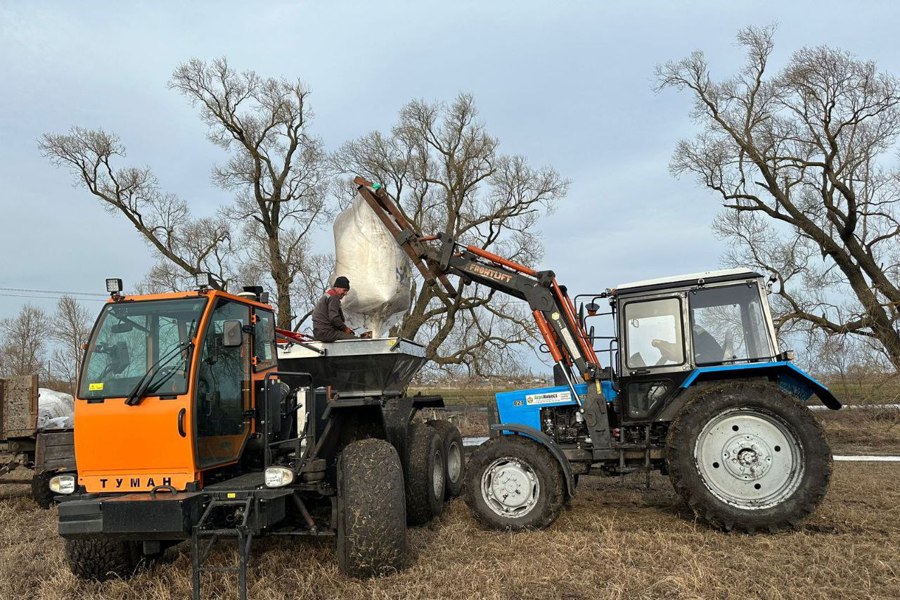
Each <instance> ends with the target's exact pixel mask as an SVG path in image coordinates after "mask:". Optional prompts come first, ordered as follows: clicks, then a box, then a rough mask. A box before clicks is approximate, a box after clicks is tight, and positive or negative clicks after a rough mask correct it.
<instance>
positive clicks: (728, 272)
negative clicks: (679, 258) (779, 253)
mask: <svg viewBox="0 0 900 600" xmlns="http://www.w3.org/2000/svg"><path fill="white" fill-rule="evenodd" d="M751 277H762V275H760V274H759V273H757V272H756V271H751V270H750V269H721V270H718V271H704V272H702V273H688V274H686V275H673V276H670V277H660V278H658V279H644V280H643V281H634V282H631V283H623V284H622V285H619V286H617V287H616V293H617V294H633V293H636V292H649V291H652V290H661V289H666V288H674V287H682V286H688V285H698V284H699V283H701V281H702V282H703V283H718V282H722V281H741V280H745V279H749V278H751Z"/></svg>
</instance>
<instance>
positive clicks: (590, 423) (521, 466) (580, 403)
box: [355, 177, 841, 532]
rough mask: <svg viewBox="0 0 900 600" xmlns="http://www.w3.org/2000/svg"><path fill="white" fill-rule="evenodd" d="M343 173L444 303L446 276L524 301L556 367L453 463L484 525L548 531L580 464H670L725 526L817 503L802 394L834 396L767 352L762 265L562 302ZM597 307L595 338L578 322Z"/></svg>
mask: <svg viewBox="0 0 900 600" xmlns="http://www.w3.org/2000/svg"><path fill="white" fill-rule="evenodd" d="M355 181H356V183H357V185H358V188H357V189H358V193H359V194H360V195H361V197H362V198H363V200H365V201H366V203H367V204H368V205H369V206H370V207H371V208H372V210H373V211H374V212H375V214H376V215H378V217H379V218H380V219H381V221H382V222H383V223H384V225H385V226H386V227H387V228H388V230H389V231H390V232H391V233H392V234H393V236H394V238H395V239H396V241H397V243H398V245H399V246H400V247H401V248H402V249H403V250H404V251H405V252H406V253H407V255H408V256H409V257H410V259H411V260H412V262H413V264H414V265H415V266H416V267H417V268H418V269H419V271H420V273H421V274H422V276H423V278H424V279H425V282H426V283H427V284H429V285H433V286H435V287H436V288H437V290H438V293H439V294H441V295H442V297H443V296H445V297H446V298H448V299H452V298H453V297H454V296H455V295H456V288H455V286H454V285H453V284H452V283H451V282H450V281H449V279H448V276H456V277H458V278H460V279H461V280H462V282H463V283H465V284H477V285H482V286H485V287H487V288H490V289H492V290H498V291H501V292H503V293H505V294H508V295H510V296H513V297H515V298H519V299H521V300H523V301H524V302H526V303H527V304H528V305H529V307H530V309H531V311H532V315H533V317H534V319H535V322H536V324H537V327H538V329H539V331H540V334H541V337H542V338H543V344H542V347H543V350H545V351H546V352H547V353H548V354H549V355H550V357H551V359H552V361H553V363H554V376H555V379H556V383H557V387H552V388H544V389H536V390H521V391H517V392H512V393H509V394H498V395H497V398H496V410H495V418H494V423H493V424H492V425H491V433H492V436H493V437H492V438H491V439H490V440H489V441H488V442H486V443H484V444H482V445H481V446H480V447H479V448H478V449H477V450H475V452H473V453H472V455H471V457H470V459H469V463H468V464H467V467H466V473H467V475H466V484H465V490H466V491H465V499H466V503H467V504H468V506H469V507H470V509H471V510H472V512H473V514H474V515H475V517H476V519H477V520H478V521H479V522H481V523H482V524H483V525H485V526H487V527H492V528H497V529H512V530H516V529H533V528H542V527H546V526H547V525H549V524H550V523H552V522H553V521H554V520H555V519H556V517H557V516H558V515H559V513H560V511H561V509H562V507H563V506H564V504H565V503H566V502H568V501H569V500H570V499H571V498H572V497H573V496H574V495H575V493H576V484H577V481H578V477H579V475H582V474H587V473H598V474H606V475H615V474H623V473H628V472H631V471H635V470H639V469H642V470H645V471H647V472H648V473H649V472H650V471H651V470H654V469H655V470H659V471H661V472H663V473H667V474H668V475H669V477H670V479H671V481H672V484H673V486H674V487H675V489H676V491H677V492H678V493H679V494H680V495H681V496H683V497H684V498H685V500H686V501H687V503H688V504H689V505H690V506H691V508H692V509H693V511H694V514H695V515H696V517H697V518H698V519H700V520H702V521H705V522H707V523H708V524H710V525H712V526H715V527H719V528H723V529H739V530H744V531H751V532H752V531H776V530H779V529H782V528H786V527H791V526H794V525H796V524H797V523H799V522H800V521H801V520H802V519H803V518H805V517H806V516H807V515H808V514H810V513H811V512H812V511H813V510H815V508H816V507H817V506H818V504H819V503H820V502H821V500H822V498H823V497H824V495H825V493H826V490H827V488H828V483H829V479H830V475H831V451H830V449H829V447H828V443H827V441H826V439H825V435H824V432H823V431H822V428H821V426H820V425H819V424H818V422H817V421H816V420H815V419H814V418H813V416H812V414H811V412H810V411H809V410H808V409H807V408H806V406H805V405H804V404H805V402H806V401H807V400H808V399H809V398H810V397H811V396H813V395H815V396H817V397H818V398H819V399H820V400H821V401H822V403H824V404H825V405H826V406H827V407H828V408H830V409H834V410H837V409H839V408H840V407H841V404H840V402H839V401H838V400H837V399H836V398H835V397H834V395H833V394H832V393H831V392H830V391H829V390H828V389H827V387H825V386H824V385H822V384H821V383H820V382H818V381H816V380H815V379H814V378H812V377H811V376H810V375H809V374H807V373H805V372H804V371H802V370H801V369H799V368H798V367H797V366H795V365H794V364H793V363H792V362H791V361H792V359H793V352H791V351H789V350H788V351H782V350H781V349H779V348H778V341H777V339H776V336H775V331H774V327H773V325H772V317H771V314H770V312H769V305H768V301H767V292H768V290H767V285H766V282H765V280H764V278H763V276H761V275H760V274H758V273H754V272H752V271H748V270H745V269H735V270H725V271H713V272H707V273H698V274H692V275H682V276H675V277H667V278H662V279H655V280H647V281H640V282H636V283H633V284H627V285H622V286H619V287H618V288H616V289H609V290H606V291H604V292H600V293H597V294H584V295H581V296H576V297H575V299H574V301H573V300H572V299H570V297H569V294H568V292H567V290H566V288H565V286H562V285H560V284H559V283H558V282H557V280H556V276H555V274H554V273H553V271H541V270H537V269H534V268H531V267H528V266H525V265H521V264H518V263H515V262H514V261H511V260H509V259H506V258H503V257H501V256H497V255H496V254H493V253H491V252H488V251H487V250H485V249H483V248H478V247H476V246H472V245H466V244H462V243H459V242H457V241H456V240H454V239H453V238H452V237H451V236H449V235H447V234H446V233H443V232H442V233H439V234H437V235H434V236H425V235H422V233H420V232H419V231H417V230H416V227H415V225H414V224H413V223H412V222H411V221H410V220H409V219H407V217H406V216H405V215H404V214H403V211H402V210H401V209H400V207H399V206H398V205H397V204H396V203H395V202H394V200H393V199H392V198H391V197H390V196H389V195H388V194H387V193H386V192H385V190H384V188H383V187H382V186H380V185H379V184H373V183H371V182H369V181H366V180H364V179H362V178H359V177H358V178H356V180H355ZM604 302H608V303H609V306H610V310H609V311H607V312H605V313H601V304H602V303H604ZM576 305H577V306H576ZM604 316H605V317H608V318H609V319H610V321H609V327H608V333H607V334H606V335H596V334H595V327H594V326H592V325H591V323H594V321H591V319H593V318H595V317H596V318H600V317H604ZM603 353H606V355H607V362H606V365H607V366H606V367H603V366H601V363H600V359H599V358H598V354H600V355H602V354H603Z"/></svg>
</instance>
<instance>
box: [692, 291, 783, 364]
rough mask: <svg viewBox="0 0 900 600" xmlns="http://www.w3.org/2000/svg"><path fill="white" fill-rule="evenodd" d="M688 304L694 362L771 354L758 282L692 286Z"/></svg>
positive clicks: (744, 358)
mask: <svg viewBox="0 0 900 600" xmlns="http://www.w3.org/2000/svg"><path fill="white" fill-rule="evenodd" d="M689 304H690V312H691V335H692V339H693V348H694V361H695V362H696V364H698V365H703V364H714V363H734V362H741V361H753V360H759V359H766V358H770V357H771V356H772V353H773V350H772V346H771V341H770V339H769V328H768V326H767V323H766V319H765V313H764V312H763V308H762V300H761V299H760V297H759V286H757V285H754V284H750V285H748V284H744V283H742V284H740V285H729V286H723V287H714V288H702V289H698V290H693V291H691V293H690V295H689Z"/></svg>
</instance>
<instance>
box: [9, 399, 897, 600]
mask: <svg viewBox="0 0 900 600" xmlns="http://www.w3.org/2000/svg"><path fill="white" fill-rule="evenodd" d="M817 414H818V415H819V416H820V418H821V419H822V421H823V423H824V425H825V427H826V431H827V432H828V436H829V439H830V440H831V443H832V446H833V449H834V452H835V454H845V453H856V452H875V453H878V454H889V453H900V416H898V415H900V412H898V411H890V412H887V411H885V412H882V411H876V412H869V411H856V412H853V411H842V412H841V413H840V414H830V413H824V412H823V413H817ZM426 416H430V415H426ZM486 418H487V416H486V414H485V413H478V412H470V413H466V414H465V415H462V416H456V417H454V419H455V420H456V421H457V422H458V423H459V425H460V426H461V428H462V429H463V431H464V433H465V434H466V435H484V423H485V422H486ZM23 476H27V472H25V473H23ZM898 480H900V463H836V464H835V469H834V478H833V480H832V485H831V489H830V491H829V493H828V496H827V497H826V499H825V502H824V504H823V505H822V506H821V507H820V509H819V511H818V512H817V513H816V514H815V515H813V516H812V517H811V518H810V519H809V520H808V521H807V522H806V523H805V525H804V526H803V527H802V528H801V529H799V530H796V531H791V532H786V533H780V534H775V535H745V534H734V533H723V532H719V531H714V530H711V529H709V528H707V527H705V526H703V525H702V524H699V523H696V522H694V521H693V519H692V516H691V515H690V513H689V512H688V510H687V508H686V507H685V506H684V504H683V503H682V502H681V501H680V499H679V498H678V497H677V496H676V495H675V494H674V492H673V491H672V488H671V486H670V485H669V482H668V480H667V479H666V478H665V477H663V476H661V475H659V474H653V475H651V477H650V479H649V483H650V485H649V488H648V487H646V482H647V480H646V477H645V476H644V475H632V476H628V477H624V478H613V479H603V478H594V477H585V478H584V479H583V480H582V483H581V485H580V486H579V488H578V494H577V496H576V498H575V499H574V501H573V502H572V505H571V507H570V508H569V510H567V511H565V512H564V513H563V515H562V516H561V518H560V519H559V520H558V521H557V522H556V523H554V524H553V526H551V527H550V528H549V529H548V530H546V531H540V532H531V533H524V534H506V533H498V532H492V531H484V530H481V529H479V528H478V527H477V526H476V525H475V522H474V520H473V519H472V518H471V517H470V516H469V514H468V510H467V509H466V506H465V504H464V503H463V502H462V501H461V500H454V501H453V502H451V503H450V504H449V505H448V507H447V510H446V512H445V514H444V515H443V516H442V517H441V518H440V520H439V521H436V522H434V523H432V524H431V525H429V526H427V527H424V528H420V529H411V530H410V543H411V547H412V549H413V553H414V557H413V564H412V566H411V567H410V568H409V569H407V570H405V571H403V572H401V573H398V574H396V575H393V576H390V577H385V578H381V579H377V580H369V581H358V580H352V579H348V578H345V577H344V576H342V575H341V574H340V573H339V571H338V568H337V563H336V561H335V558H334V553H333V542H332V541H329V540H321V541H306V540H289V539H275V540H270V539H263V540H259V541H257V542H256V543H255V544H254V551H253V557H252V561H251V568H250V575H249V581H250V584H249V585H250V597H251V598H254V599H276V598H311V599H331V598H349V599H359V600H363V599H381V598H384V599H388V598H391V599H393V598H428V599H430V598H460V599H463V598H488V599H497V600H512V599H518V598H547V599H551V598H553V599H555V598H560V599H572V600H575V599H581V598H584V599H591V600H594V599H598V598H704V599H705V598H741V599H746V598H771V599H781V598H860V599H862V598H867V599H868V598H884V599H888V598H900V553H898V550H900V484H898V483H897V482H898ZM221 558H222V559H225V558H227V555H226V554H225V553H224V552H222V553H221ZM190 572H191V564H190V549H189V547H188V546H187V545H185V544H182V545H181V546H178V547H176V548H173V549H170V550H169V552H168V553H167V556H166V559H165V560H164V561H163V562H162V563H161V564H157V565H155V566H152V567H150V568H148V569H145V570H141V571H140V572H138V573H137V574H136V576H135V577H134V578H132V579H130V580H127V581H118V580H117V581H111V582H106V583H103V584H98V583H91V582H83V581H79V580H78V579H76V578H75V577H74V576H73V575H72V574H71V573H69V571H68V569H67V567H66V565H65V562H64V558H63V544H62V540H61V539H60V538H59V537H58V536H57V535H56V511H55V509H54V510H50V511H42V510H40V509H38V508H37V507H36V506H35V505H34V504H33V503H32V501H31V499H30V497H29V496H28V489H27V487H25V486H13V485H5V486H0V599H6V598H10V599H11V598H23V599H34V600H51V599H60V600H62V599H74V598H78V599H81V598H85V599H100V598H116V599H138V598H141V599H142V598H148V599H152V600H163V599H169V598H173V599H174V598H178V599H180V598H188V597H189V596H190V590H191V587H190V585H191V584H190ZM204 581H205V585H204V597H206V598H232V597H235V598H236V597H237V596H236V588H235V585H234V583H235V582H234V580H233V579H228V578H225V577H219V578H217V579H213V578H212V577H208V578H207V579H205V580H204Z"/></svg>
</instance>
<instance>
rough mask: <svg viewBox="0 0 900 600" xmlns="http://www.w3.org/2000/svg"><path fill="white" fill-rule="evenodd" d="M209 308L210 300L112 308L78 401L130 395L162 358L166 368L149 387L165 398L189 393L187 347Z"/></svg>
mask: <svg viewBox="0 0 900 600" xmlns="http://www.w3.org/2000/svg"><path fill="white" fill-rule="evenodd" d="M205 305H206V298H183V299H176V300H149V301H144V302H122V303H115V304H107V305H106V306H105V307H104V308H103V312H101V313H100V317H99V318H98V320H97V325H96V326H95V327H94V335H93V337H92V338H91V341H90V343H89V344H88V348H87V352H86V354H85V357H84V364H83V366H82V372H81V381H80V384H79V389H78V397H79V398H82V399H88V400H92V399H99V398H117V397H122V396H127V395H128V394H130V393H131V392H132V391H133V390H134V389H135V386H137V385H138V382H140V381H141V379H142V378H143V377H144V375H146V374H147V372H148V370H150V368H151V367H152V366H153V365H154V364H156V363H157V362H158V361H160V360H161V359H163V360H164V361H165V366H164V367H163V368H159V369H157V370H156V372H155V373H153V374H152V379H153V381H149V382H146V383H147V384H149V385H147V386H146V388H147V389H148V390H152V391H153V393H158V394H162V395H177V394H184V393H185V392H187V386H188V374H189V368H190V363H189V360H188V358H189V356H188V355H189V353H190V346H189V344H187V342H188V341H189V340H191V339H192V338H193V337H194V335H195V334H196V332H197V326H198V324H199V323H200V317H201V315H202V314H203V308H204V306H205ZM179 347H180V348H179ZM173 354H174V356H173Z"/></svg>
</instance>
